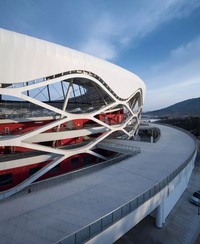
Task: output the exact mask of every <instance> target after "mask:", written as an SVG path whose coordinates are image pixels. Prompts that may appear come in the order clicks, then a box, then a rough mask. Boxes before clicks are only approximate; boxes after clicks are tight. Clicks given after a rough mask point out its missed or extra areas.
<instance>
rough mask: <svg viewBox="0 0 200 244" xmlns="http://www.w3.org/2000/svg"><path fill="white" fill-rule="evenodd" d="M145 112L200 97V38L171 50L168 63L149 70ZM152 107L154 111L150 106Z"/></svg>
mask: <svg viewBox="0 0 200 244" xmlns="http://www.w3.org/2000/svg"><path fill="white" fill-rule="evenodd" d="M146 80H148V83H149V84H151V89H147V100H146V109H148V110H149V109H150V110H152V109H158V108H160V107H165V106H169V105H171V104H173V103H176V102H179V101H181V100H185V99H188V98H192V97H199V96H200V93H199V91H200V36H198V37H196V38H195V39H193V40H192V41H190V42H189V43H187V44H185V45H181V46H180V47H178V48H177V49H175V50H172V51H171V53H170V55H169V57H168V58H167V60H165V61H164V62H162V63H160V64H158V65H156V66H153V67H151V68H150V72H148V75H147V76H146ZM149 104H151V107H150V106H149Z"/></svg>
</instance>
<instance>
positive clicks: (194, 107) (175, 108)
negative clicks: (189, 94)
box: [143, 97, 200, 117]
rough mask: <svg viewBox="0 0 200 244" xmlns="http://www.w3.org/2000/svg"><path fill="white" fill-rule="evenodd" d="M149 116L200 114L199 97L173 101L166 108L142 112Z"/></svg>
mask: <svg viewBox="0 0 200 244" xmlns="http://www.w3.org/2000/svg"><path fill="white" fill-rule="evenodd" d="M143 114H144V115H149V116H159V117H160V116H176V117H178V116H200V97H198V98H192V99H188V100H185V101H182V102H179V103H175V104H174V105H171V106H169V107H167V108H163V109H159V110H154V111H150V112H146V113H143Z"/></svg>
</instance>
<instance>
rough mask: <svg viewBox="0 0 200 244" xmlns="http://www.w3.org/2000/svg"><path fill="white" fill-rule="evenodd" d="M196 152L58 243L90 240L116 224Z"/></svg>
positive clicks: (154, 191)
mask: <svg viewBox="0 0 200 244" xmlns="http://www.w3.org/2000/svg"><path fill="white" fill-rule="evenodd" d="M190 136H191V135H190ZM195 154H196V148H195V149H194V151H193V152H192V154H191V155H190V156H189V158H188V159H187V160H185V162H184V163H183V164H181V165H180V166H179V167H178V168H177V169H175V170H174V171H173V172H172V173H171V174H169V175H168V176H167V177H166V178H165V179H163V180H162V181H161V182H159V183H157V184H156V185H154V186H153V187H151V188H150V189H148V190H147V191H145V192H144V193H142V194H140V195H139V196H138V197H136V198H134V199H132V200H131V201H129V202H127V203H125V204H124V205H122V206H120V207H119V208H117V209H115V210H114V211H112V212H110V213H108V214H106V215H104V216H103V217H101V218H100V219H98V220H96V221H94V222H92V223H91V224H89V225H87V226H85V227H84V228H82V229H80V230H78V231H76V232H74V233H73V234H71V235H68V236H67V237H65V238H63V239H62V240H60V241H58V242H57V243H66V244H79V243H84V242H86V241H89V240H90V239H91V238H93V237H95V236H96V235H98V234H100V233H101V232H102V231H104V230H105V229H107V228H108V227H110V226H112V225H113V224H115V223H116V222H117V221H119V220H121V219H122V218H124V217H125V216H127V215H128V214H130V213H131V212H133V211H134V210H136V209H137V208H138V207H140V206H141V205H142V204H143V203H145V202H146V201H147V200H149V199H150V198H152V197H153V196H155V195H156V194H157V193H159V192H160V191H161V190H163V189H164V188H165V187H166V186H167V185H168V184H169V183H170V182H171V181H172V180H173V179H174V178H175V177H176V176H177V175H178V174H180V172H181V171H182V170H183V169H184V168H185V167H186V166H187V165H188V164H189V163H190V162H191V160H192V158H193V157H194V156H195Z"/></svg>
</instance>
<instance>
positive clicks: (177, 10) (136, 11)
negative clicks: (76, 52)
mask: <svg viewBox="0 0 200 244" xmlns="http://www.w3.org/2000/svg"><path fill="white" fill-rule="evenodd" d="M126 1H127V2H128V3H127V4H126ZM126 1H125V2H123V6H122V4H121V3H118V2H116V3H115V5H114V6H112V9H111V8H109V9H107V10H106V11H104V12H103V13H102V12H101V13H98V15H97V16H96V17H95V18H93V22H92V23H91V25H90V26H88V28H87V30H86V33H85V34H86V37H85V38H84V39H83V40H82V42H81V43H80V45H79V49H80V50H82V51H84V52H87V53H89V54H92V55H95V56H98V57H100V58H104V59H108V60H113V59H114V58H116V57H117V56H118V55H119V52H120V51H121V49H122V48H124V47H126V46H127V45H130V43H131V45H133V43H135V42H136V41H137V40H138V39H139V38H143V37H145V36H146V35H148V34H149V33H151V32H152V31H154V30H155V29H156V28H158V27H160V26H162V25H163V24H166V23H169V22H172V21H173V20H174V19H181V18H186V17H187V16H188V15H189V14H190V13H191V12H192V11H193V10H194V9H196V8H197V7H199V6H200V2H199V1H198V0H190V1H188V0H166V1H160V0H152V1H148V0H144V1H139V0H138V1H132V2H130V1H128V0H126ZM93 8H94V9H90V12H95V11H96V6H95V7H94V6H93ZM122 8H123V9H122ZM125 13H126V14H125ZM101 47H102V48H101ZM97 49H99V50H97ZM101 49H102V51H100V50H101Z"/></svg>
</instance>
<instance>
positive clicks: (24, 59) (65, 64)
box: [0, 28, 146, 99]
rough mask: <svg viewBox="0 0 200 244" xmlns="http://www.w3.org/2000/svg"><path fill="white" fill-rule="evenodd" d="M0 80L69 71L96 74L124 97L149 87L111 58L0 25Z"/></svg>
mask: <svg viewBox="0 0 200 244" xmlns="http://www.w3.org/2000/svg"><path fill="white" fill-rule="evenodd" d="M0 53H1V55H0V83H1V84H8V83H11V84H12V83H18V82H26V81H29V80H34V79H38V78H42V77H46V76H50V75H54V74H58V73H62V72H66V71H70V70H86V71H90V72H93V73H95V74H96V75H98V76H99V77H100V78H101V79H103V80H104V81H105V82H106V83H107V84H108V86H109V87H110V88H111V89H112V90H113V91H114V92H115V93H116V94H117V95H118V96H119V97H121V98H122V99H127V98H129V97H130V96H131V95H132V94H133V93H134V91H137V90H138V89H142V91H143V96H145V92H146V86H145V84H144V82H143V81H142V80H141V79H140V78H139V77H138V76H137V75H135V74H133V73H131V72H130V71H127V70H125V69H123V68H121V67H119V66H117V65H115V64H112V63H110V62H108V61H105V60H102V59H99V58H96V57H93V56H90V55H88V54H85V53H82V52H80V51H76V50H73V49H70V48H67V47H63V46H60V45H58V44H54V43H50V42H48V41H44V40H40V39H37V38H34V37H30V36H27V35H23V34H19V33H16V32H12V31H8V30H5V29H1V28H0Z"/></svg>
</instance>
